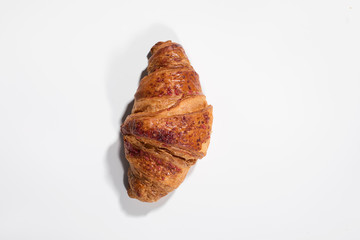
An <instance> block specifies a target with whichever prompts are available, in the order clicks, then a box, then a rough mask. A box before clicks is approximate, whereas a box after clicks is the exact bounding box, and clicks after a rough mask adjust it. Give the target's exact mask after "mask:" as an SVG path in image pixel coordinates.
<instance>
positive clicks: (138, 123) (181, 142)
mask: <svg viewBox="0 0 360 240" xmlns="http://www.w3.org/2000/svg"><path fill="white" fill-rule="evenodd" d="M211 111H212V108H211V106H210V107H207V108H206V109H204V110H202V111H199V112H195V113H191V114H184V115H178V116H171V117H167V118H138V119H132V120H130V121H128V122H127V124H126V125H125V126H124V127H123V130H124V134H134V135H137V136H142V137H147V138H151V139H154V140H157V141H159V142H163V143H165V144H171V145H178V146H180V147H186V148H190V149H192V150H195V151H200V150H201V148H202V143H204V142H206V141H207V140H208V139H209V138H210V133H211V124H212V115H211Z"/></svg>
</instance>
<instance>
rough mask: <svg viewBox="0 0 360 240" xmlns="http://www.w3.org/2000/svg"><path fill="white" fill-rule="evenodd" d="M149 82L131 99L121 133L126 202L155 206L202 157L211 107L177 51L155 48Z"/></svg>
mask: <svg viewBox="0 0 360 240" xmlns="http://www.w3.org/2000/svg"><path fill="white" fill-rule="evenodd" d="M151 54H152V56H151V57H150V59H149V65H148V73H149V75H148V76H145V77H144V78H143V79H142V80H141V82H140V85H139V88H138V90H137V92H136V94H135V103H134V107H133V111H132V114H131V115H129V116H128V117H127V118H126V120H125V122H124V123H123V125H122V127H121V132H122V134H123V135H124V146H125V155H126V158H127V159H128V161H129V163H130V168H129V171H128V178H129V189H128V194H129V196H130V197H133V198H137V199H139V200H141V201H145V202H154V201H157V200H158V199H159V198H161V197H163V196H165V195H167V194H168V193H169V192H171V191H173V190H174V189H176V188H177V187H178V186H179V185H180V184H181V182H182V181H183V180H184V178H185V176H186V174H187V172H188V170H189V168H190V166H191V165H193V164H195V163H196V160H197V159H198V158H202V157H204V156H205V155H206V151H207V148H208V145H209V142H210V133H211V126H212V119H213V116H212V106H211V105H208V104H207V102H206V98H205V96H204V95H203V93H202V90H201V86H200V82H199V76H198V74H197V73H196V72H195V71H194V69H193V68H192V66H191V65H190V62H189V60H188V58H187V56H186V54H185V51H184V49H183V48H182V47H181V45H179V44H177V43H173V42H171V41H167V42H158V43H157V44H155V45H154V46H153V47H152V49H151Z"/></svg>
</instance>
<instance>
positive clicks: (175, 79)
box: [135, 69, 202, 99]
mask: <svg viewBox="0 0 360 240" xmlns="http://www.w3.org/2000/svg"><path fill="white" fill-rule="evenodd" d="M184 94H185V95H188V96H189V95H202V91H201V86H200V82H199V75H198V74H197V73H196V72H195V71H193V70H188V69H179V70H173V71H156V72H153V73H152V74H150V75H148V76H146V77H144V78H143V79H142V80H141V85H140V87H139V88H138V90H137V92H136V94H135V99H141V98H152V97H162V96H178V95H184Z"/></svg>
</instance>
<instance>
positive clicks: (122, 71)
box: [106, 25, 190, 216]
mask: <svg viewBox="0 0 360 240" xmlns="http://www.w3.org/2000/svg"><path fill="white" fill-rule="evenodd" d="M166 40H174V41H177V40H178V39H177V36H176V35H175V33H173V32H172V30H171V29H168V28H166V27H165V26H162V25H154V26H152V27H151V28H149V29H148V31H146V32H145V33H144V34H142V35H141V36H139V37H138V38H136V39H135V40H134V41H132V44H130V46H129V47H128V48H127V50H126V51H125V53H123V54H121V55H120V56H117V57H116V59H115V61H114V66H111V67H112V68H111V69H110V70H111V71H110V76H109V79H108V82H107V85H108V94H109V99H110V103H111V105H112V107H113V111H114V113H115V115H117V116H119V115H120V114H119V113H117V111H118V109H119V108H120V107H121V106H120V104H121V102H120V101H119V100H120V98H119V96H121V94H122V92H121V90H122V89H123V88H122V87H121V82H122V81H128V80H129V79H128V76H130V75H131V74H130V71H131V67H130V68H129V64H135V63H137V62H138V57H139V59H140V56H143V57H145V56H144V55H142V54H143V53H141V52H139V45H143V44H144V41H151V44H155V43H156V42H157V41H166ZM146 45H149V44H148V43H146ZM147 57H148V58H149V57H150V53H149V54H148V55H147ZM135 58H136V59H135ZM146 75H147V71H146V69H145V70H144V71H142V73H141V75H140V79H139V82H140V80H141V79H142V78H143V77H144V76H146ZM126 91H127V90H126ZM133 105H134V101H131V102H130V103H128V105H127V108H126V110H125V112H124V113H123V114H122V116H121V124H122V123H123V122H124V121H125V119H126V117H127V116H128V115H129V114H130V113H131V110H132V107H133ZM106 165H107V168H108V171H109V175H110V179H111V182H112V184H113V187H114V188H115V190H116V192H117V194H118V195H119V198H120V205H121V207H122V209H123V210H124V211H125V213H127V214H129V215H133V216H142V215H146V214H148V213H149V212H150V211H153V210H155V209H158V208H160V207H161V206H163V205H164V204H165V203H166V202H167V201H168V200H169V199H170V197H171V196H172V195H173V193H174V192H171V193H169V194H168V195H167V196H165V197H163V198H161V199H160V200H159V201H157V202H155V203H144V202H141V201H139V200H137V199H132V198H130V197H129V196H128V194H127V187H128V177H127V171H128V168H129V163H128V161H127V160H126V158H125V150H124V143H123V136H122V135H121V133H119V137H118V139H117V141H116V142H115V143H113V144H112V145H111V146H110V147H109V148H108V150H107V153H106ZM189 173H190V172H189Z"/></svg>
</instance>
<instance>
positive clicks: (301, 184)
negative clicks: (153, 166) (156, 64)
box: [0, 0, 360, 240]
mask: <svg viewBox="0 0 360 240" xmlns="http://www.w3.org/2000/svg"><path fill="white" fill-rule="evenodd" d="M359 30H360V4H359V1H355V0H353V1H350V0H345V1H325V0H324V1H313V0H311V1H194V0H192V1H56V2H54V1H1V2H0V114H1V118H0V119H1V120H0V123H1V124H0V147H1V150H0V239H27V240H28V239H37V240H40V239H220V238H221V239H274V240H275V239H276V240H279V239H284V240H285V239H286V240H288V239H347V240H349V239H360V206H359V205H360V204H359V202H360V192H359V190H360V189H359V185H360V174H359V171H360V44H359V43H360V31H359ZM168 39H171V40H174V41H177V42H179V43H181V44H182V45H183V46H184V48H185V50H186V52H187V54H188V56H189V58H190V60H191V63H192V64H193V66H194V67H195V69H196V71H197V72H198V73H199V74H200V80H201V84H202V87H203V90H204V92H205V94H206V96H207V99H208V102H209V103H211V104H212V105H213V106H214V124H213V134H212V139H211V144H210V148H209V151H208V155H207V156H206V157H205V158H204V159H202V160H200V161H199V162H198V163H197V165H196V167H195V168H194V169H193V170H192V171H191V173H190V174H189V176H188V177H187V179H186V180H185V181H184V183H183V184H182V185H181V186H180V187H179V188H178V190H176V191H175V192H174V193H173V194H171V195H170V196H169V197H166V198H165V199H162V200H161V201H160V202H159V203H155V204H148V203H141V202H138V201H137V200H132V199H129V198H128V197H127V195H126V193H125V188H124V185H123V177H124V170H123V166H122V164H121V162H120V160H119V157H118V151H119V139H118V132H119V126H120V122H121V118H122V117H123V114H124V112H125V110H126V107H127V105H128V104H129V103H130V102H131V101H132V99H133V94H134V93H135V91H136V88H137V85H138V80H139V78H140V74H141V72H142V71H143V70H144V68H145V67H146V66H147V58H146V55H147V53H148V51H149V50H150V48H151V46H152V45H153V44H155V43H156V42H157V41H161V40H168Z"/></svg>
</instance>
